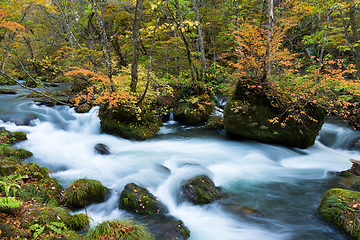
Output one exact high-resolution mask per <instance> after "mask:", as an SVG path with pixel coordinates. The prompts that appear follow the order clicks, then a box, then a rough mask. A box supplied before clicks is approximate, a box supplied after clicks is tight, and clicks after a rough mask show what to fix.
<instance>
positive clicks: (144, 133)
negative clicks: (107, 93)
mask: <svg viewBox="0 0 360 240" xmlns="http://www.w3.org/2000/svg"><path fill="white" fill-rule="evenodd" d="M99 118H100V121H101V122H100V124H101V131H102V132H104V133H108V134H113V135H118V136H120V137H122V138H126V139H134V140H145V139H148V138H152V137H153V136H154V135H155V133H156V132H158V131H159V130H160V126H162V121H161V120H160V118H159V117H158V115H157V114H156V111H155V110H154V109H153V107H152V106H144V107H143V108H140V107H133V108H131V107H129V108H127V107H120V106H119V107H117V108H115V109H110V108H109V106H108V105H104V106H102V107H100V109H99Z"/></svg>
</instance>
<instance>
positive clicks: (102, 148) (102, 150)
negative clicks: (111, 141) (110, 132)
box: [94, 143, 111, 155]
mask: <svg viewBox="0 0 360 240" xmlns="http://www.w3.org/2000/svg"><path fill="white" fill-rule="evenodd" d="M94 149H95V152H96V153H98V154H101V155H110V154H111V152H110V151H109V148H108V146H106V145H105V144H102V143H98V144H96V145H95V147H94Z"/></svg>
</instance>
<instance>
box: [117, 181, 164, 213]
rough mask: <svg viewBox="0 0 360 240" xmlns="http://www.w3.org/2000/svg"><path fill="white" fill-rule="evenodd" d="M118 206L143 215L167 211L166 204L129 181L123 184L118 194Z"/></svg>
mask: <svg viewBox="0 0 360 240" xmlns="http://www.w3.org/2000/svg"><path fill="white" fill-rule="evenodd" d="M119 208H120V209H124V210H128V211H131V212H134V213H140V214H144V215H153V214H165V213H167V212H168V210H167V208H166V206H165V205H164V204H163V203H161V202H160V201H159V200H158V199H157V198H156V197H155V196H154V195H153V194H151V193H150V192H149V191H148V190H147V189H146V188H143V187H139V186H138V185H136V184H135V183H129V184H127V185H126V186H125V188H124V190H123V191H122V193H121V196H120V204H119Z"/></svg>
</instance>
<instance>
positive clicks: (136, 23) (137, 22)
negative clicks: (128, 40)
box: [130, 0, 144, 92]
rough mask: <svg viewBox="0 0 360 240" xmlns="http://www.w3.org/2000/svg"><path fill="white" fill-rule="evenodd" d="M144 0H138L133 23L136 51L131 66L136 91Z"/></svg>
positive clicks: (133, 87) (132, 85)
mask: <svg viewBox="0 0 360 240" xmlns="http://www.w3.org/2000/svg"><path fill="white" fill-rule="evenodd" d="M143 3H144V0H137V1H136V8H135V18H134V24H133V42H134V51H133V60H132V66H131V83H130V89H131V91H132V92H136V84H137V80H138V74H137V71H138V63H139V45H140V32H139V29H140V21H141V11H142V6H143Z"/></svg>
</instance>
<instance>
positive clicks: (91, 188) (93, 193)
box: [60, 178, 107, 208]
mask: <svg viewBox="0 0 360 240" xmlns="http://www.w3.org/2000/svg"><path fill="white" fill-rule="evenodd" d="M106 191H107V188H106V187H104V186H103V185H102V184H101V183H100V182H99V181H97V180H92V179H85V178H83V179H78V180H76V181H74V182H73V183H72V184H71V185H70V186H69V187H67V188H66V189H65V191H64V193H63V195H62V196H61V198H60V203H61V204H63V205H67V206H68V207H71V208H82V207H85V206H87V205H89V204H91V203H99V202H103V201H104V198H105V193H106Z"/></svg>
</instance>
